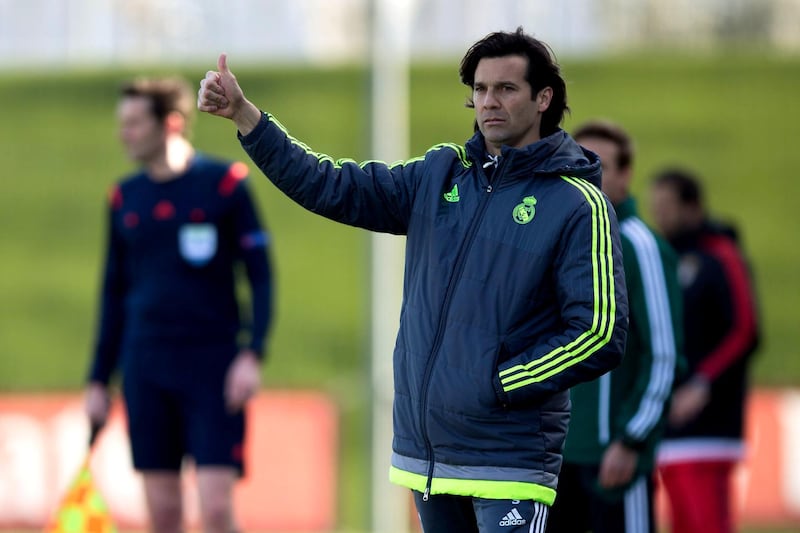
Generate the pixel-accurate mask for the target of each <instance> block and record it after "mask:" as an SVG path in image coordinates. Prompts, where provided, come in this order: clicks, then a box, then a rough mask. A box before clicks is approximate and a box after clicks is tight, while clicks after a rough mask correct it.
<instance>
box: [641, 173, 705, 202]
mask: <svg viewBox="0 0 800 533" xmlns="http://www.w3.org/2000/svg"><path fill="white" fill-rule="evenodd" d="M653 185H654V186H667V187H669V188H671V189H672V190H674V191H675V193H676V194H677V196H678V199H679V200H680V202H681V203H682V204H684V205H694V206H698V207H702V206H703V187H702V185H700V180H699V179H698V178H697V176H696V175H695V174H694V173H692V172H690V171H689V170H686V169H683V168H677V167H675V168H666V169H664V170H662V171H660V172H658V173H657V174H656V175H655V176H654V177H653Z"/></svg>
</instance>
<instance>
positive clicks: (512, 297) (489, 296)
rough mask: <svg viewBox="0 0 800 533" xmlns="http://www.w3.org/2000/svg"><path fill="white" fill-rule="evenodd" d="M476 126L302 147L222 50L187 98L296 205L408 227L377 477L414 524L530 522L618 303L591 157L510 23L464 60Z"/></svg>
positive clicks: (388, 228) (540, 47)
mask: <svg viewBox="0 0 800 533" xmlns="http://www.w3.org/2000/svg"><path fill="white" fill-rule="evenodd" d="M461 79H462V81H463V82H464V83H465V84H466V85H467V86H469V87H470V88H471V89H472V99H471V102H470V103H471V105H472V107H474V113H475V119H476V126H477V131H476V132H475V133H474V135H473V136H472V138H471V139H470V140H468V141H467V143H466V145H464V146H460V145H455V144H449V143H445V144H439V145H436V146H434V147H433V148H431V149H430V150H429V151H428V152H427V153H426V154H424V155H423V156H421V157H417V158H414V159H410V160H408V161H403V162H398V163H395V164H391V165H389V164H386V163H383V162H378V161H367V162H364V163H361V164H359V163H357V162H355V161H353V160H351V159H339V160H336V159H333V158H331V157H329V156H327V155H324V154H319V153H316V152H314V151H313V150H312V149H311V148H309V147H308V146H306V145H305V144H303V143H301V142H300V141H298V140H296V139H294V138H293V137H291V136H290V135H289V134H288V133H287V131H286V129H285V128H284V127H283V126H282V125H281V124H280V123H279V122H278V121H277V120H276V119H275V117H273V116H272V115H270V114H268V113H265V112H262V111H260V110H259V108H258V107H256V106H255V104H253V103H252V102H250V101H249V100H247V99H246V98H245V96H244V94H243V93H242V89H241V87H240V86H239V83H238V82H237V80H236V78H235V76H234V75H233V73H232V72H231V71H230V70H229V68H228V65H227V58H226V56H225V55H224V54H223V55H221V56H220V58H219V61H218V64H217V70H216V71H209V72H208V73H207V75H206V77H205V79H203V80H202V81H201V84H200V90H199V92H198V108H199V109H200V110H201V111H205V112H208V113H211V114H213V115H218V116H222V117H225V118H228V119H231V120H232V121H233V122H234V124H235V125H236V126H237V128H238V130H239V131H238V134H239V138H240V141H241V144H242V146H243V147H244V149H245V150H246V151H247V153H248V154H249V155H250V157H251V158H252V159H253V161H254V162H255V163H256V164H257V165H258V166H259V168H260V169H261V170H262V171H263V172H264V174H265V175H266V176H267V177H268V178H269V179H270V180H271V181H272V182H273V183H274V184H275V185H276V186H277V187H278V188H279V189H281V190H282V191H283V192H285V193H286V194H287V195H288V196H290V197H291V198H292V199H294V200H295V201H296V202H298V203H299V204H301V205H302V206H304V207H305V208H307V209H309V210H310V211H313V212H314V213H318V214H320V215H322V216H325V217H328V218H330V219H333V220H336V221H339V222H342V223H345V224H350V225H354V226H359V227H362V228H366V229H369V230H372V231H379V232H387V233H392V234H400V235H406V237H407V238H406V257H405V279H404V286H403V304H402V309H401V312H400V329H399V332H398V335H397V343H396V346H395V351H394V384H395V397H394V413H393V414H394V418H393V420H394V440H393V454H392V461H391V463H392V466H391V469H390V474H389V475H390V479H391V480H392V481H393V482H394V483H397V484H400V485H402V486H405V487H408V488H410V489H411V490H412V492H413V495H414V499H415V502H416V506H417V510H418V513H419V516H420V519H421V522H422V526H423V528H424V530H425V531H426V532H427V533H436V532H446V531H458V532H460V533H465V532H481V533H487V532H501V531H502V532H517V531H520V532H521V531H525V532H538V533H541V532H543V531H544V527H545V523H546V518H547V512H548V509H549V506H550V505H551V504H552V503H553V500H554V498H555V489H556V485H557V480H558V472H559V468H560V466H561V450H562V447H563V444H564V438H565V435H566V430H567V424H568V421H569V408H570V407H569V392H568V389H569V387H571V386H573V385H575V384H576V383H579V382H581V381H586V380H591V379H594V378H596V377H598V376H600V375H602V374H603V373H605V372H607V371H609V370H611V369H612V368H614V367H615V366H617V365H618V364H619V363H620V361H621V359H622V355H623V351H624V345H625V335H626V331H627V322H628V313H627V298H626V294H625V280H624V276H623V266H622V249H621V244H620V240H619V228H618V225H617V220H616V216H615V215H614V210H613V208H612V207H611V205H610V204H609V203H608V202H607V200H606V198H605V197H604V196H603V194H602V192H601V191H600V189H599V185H600V162H599V161H598V158H597V156H596V155H595V154H593V153H591V152H588V151H585V150H582V149H581V147H580V146H578V144H577V143H575V141H574V140H573V139H572V138H571V137H570V136H569V135H568V134H567V133H566V132H564V131H563V130H562V129H560V127H559V124H560V123H561V120H562V118H563V115H564V112H565V111H566V110H567V100H566V90H565V84H564V80H563V79H562V77H561V75H560V71H559V68H558V65H557V64H556V63H555V60H554V59H553V57H552V55H551V53H550V51H549V49H548V48H547V46H546V45H545V44H544V43H542V42H540V41H538V40H536V39H534V38H532V37H530V36H528V35H526V34H525V33H524V32H523V31H522V28H519V29H518V30H517V31H516V32H496V33H492V34H490V35H488V36H486V37H485V38H484V39H482V40H480V41H478V42H477V43H475V44H474V45H473V46H472V47H471V48H470V49H469V51H468V52H467V54H466V55H465V57H464V58H463V60H462V62H461Z"/></svg>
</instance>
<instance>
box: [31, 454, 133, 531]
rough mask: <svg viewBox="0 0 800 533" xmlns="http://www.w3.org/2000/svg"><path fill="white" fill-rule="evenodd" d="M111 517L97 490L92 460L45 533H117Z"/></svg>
mask: <svg viewBox="0 0 800 533" xmlns="http://www.w3.org/2000/svg"><path fill="white" fill-rule="evenodd" d="M116 532H117V529H116V527H114V522H113V520H112V519H111V513H110V512H109V510H108V506H107V505H106V502H105V500H104V499H103V497H102V495H101V494H100V491H99V490H97V487H96V486H95V483H94V479H93V478H92V471H91V470H90V469H89V458H88V457H87V458H86V460H85V461H84V462H83V466H81V469H80V470H79V471H78V475H77V476H75V479H74V480H73V482H72V485H71V486H70V487H69V490H68V491H67V493H66V494H65V495H64V498H63V499H62V500H61V504H60V505H59V506H58V509H57V510H56V512H55V514H54V515H53V517H52V519H51V521H50V523H49V524H48V525H47V528H46V529H45V533H116Z"/></svg>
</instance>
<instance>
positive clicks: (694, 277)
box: [651, 168, 759, 533]
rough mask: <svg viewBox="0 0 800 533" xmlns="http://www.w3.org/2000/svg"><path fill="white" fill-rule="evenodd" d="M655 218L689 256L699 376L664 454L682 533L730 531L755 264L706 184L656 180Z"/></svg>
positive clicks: (688, 296)
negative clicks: (706, 195) (717, 217)
mask: <svg viewBox="0 0 800 533" xmlns="http://www.w3.org/2000/svg"><path fill="white" fill-rule="evenodd" d="M651 201H652V210H653V217H654V220H655V222H656V225H657V227H658V228H659V229H660V230H661V232H662V233H663V234H664V235H665V236H666V237H667V238H668V239H669V241H670V243H672V245H673V246H674V247H675V249H676V250H677V251H678V253H679V256H680V262H679V279H680V283H681V286H682V289H683V301H684V330H685V334H686V356H687V359H688V364H689V372H688V374H687V376H686V378H685V379H683V380H681V381H680V382H679V384H678V385H679V386H678V388H677V389H676V390H675V393H674V397H673V404H672V408H671V411H670V415H669V425H668V427H667V432H666V435H665V437H664V440H663V442H662V443H661V446H660V448H659V452H658V465H659V473H660V475H661V480H662V481H663V483H664V487H665V488H666V492H667V495H668V496H669V501H670V508H671V513H670V517H671V522H672V531H673V532H674V533H699V532H704V533H730V532H732V531H735V527H734V524H733V515H732V512H731V503H732V502H731V499H730V479H731V474H732V471H733V468H734V466H735V465H736V463H737V461H739V460H740V459H741V458H742V455H743V451H744V450H743V447H744V445H743V422H744V412H745V402H746V399H747V393H748V390H749V387H748V367H749V362H750V359H751V355H752V354H753V353H754V351H755V349H756V347H757V344H758V341H759V324H758V317H757V305H756V296H755V291H754V287H753V281H752V277H751V272H750V267H749V265H748V263H747V260H746V259H745V257H744V254H743V252H742V249H741V247H740V245H739V243H738V242H737V238H736V232H735V230H734V229H733V227H732V226H730V225H727V224H720V223H718V222H715V221H712V220H711V219H710V218H709V216H708V214H707V212H706V208H705V204H704V199H703V194H702V189H701V185H700V181H699V179H698V178H697V177H696V176H695V175H694V174H693V173H691V172H689V171H686V170H683V169H678V168H674V169H665V170H663V171H661V172H659V173H658V174H656V176H655V178H654V180H653V184H652V187H651Z"/></svg>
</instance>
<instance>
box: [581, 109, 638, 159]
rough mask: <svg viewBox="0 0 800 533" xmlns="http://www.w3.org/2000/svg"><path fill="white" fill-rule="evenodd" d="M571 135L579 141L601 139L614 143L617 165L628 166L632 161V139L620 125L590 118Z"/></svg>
mask: <svg viewBox="0 0 800 533" xmlns="http://www.w3.org/2000/svg"><path fill="white" fill-rule="evenodd" d="M572 137H573V138H574V139H575V140H576V141H578V143H580V142H581V139H587V138H592V139H603V140H605V141H609V142H611V143H614V145H616V147H617V148H618V151H617V167H619V168H628V167H630V166H631V164H632V163H633V141H631V138H630V136H629V135H628V134H627V133H626V132H625V130H624V129H622V128H621V127H620V126H618V125H616V124H614V123H613V122H609V121H607V120H591V121H589V122H585V123H584V124H583V125H582V126H580V127H579V128H578V129H577V130H575V131H574V132H573V133H572Z"/></svg>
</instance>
